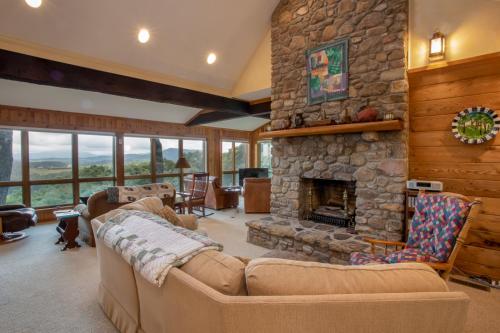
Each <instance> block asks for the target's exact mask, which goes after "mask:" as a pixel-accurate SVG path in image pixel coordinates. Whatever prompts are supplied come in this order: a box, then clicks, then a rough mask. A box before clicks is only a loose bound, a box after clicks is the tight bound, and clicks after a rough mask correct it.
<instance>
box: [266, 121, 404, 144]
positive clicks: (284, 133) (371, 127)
mask: <svg viewBox="0 0 500 333" xmlns="http://www.w3.org/2000/svg"><path fill="white" fill-rule="evenodd" d="M403 128H404V125H403V122H402V121H401V120H387V121H374V122H368V123H352V124H343V125H327V126H317V127H304V128H294V129H286V130H279V131H270V132H262V133H260V134H259V138H260V139H271V138H287V137H297V136H310V135H331V134H343V133H362V132H386V131H400V130H402V129H403Z"/></svg>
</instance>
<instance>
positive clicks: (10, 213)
mask: <svg viewBox="0 0 500 333" xmlns="http://www.w3.org/2000/svg"><path fill="white" fill-rule="evenodd" d="M16 215H17V216H22V215H24V213H23V212H20V211H18V210H1V211H0V217H2V216H16Z"/></svg>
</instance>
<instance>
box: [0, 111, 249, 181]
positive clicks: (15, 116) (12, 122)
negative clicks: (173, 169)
mask: <svg viewBox="0 0 500 333" xmlns="http://www.w3.org/2000/svg"><path fill="white" fill-rule="evenodd" d="M0 126H13V127H21V128H38V129H51V130H52V129H53V130H69V131H84V132H106V133H116V134H117V135H123V134H139V135H153V136H175V137H187V138H204V139H206V142H207V168H208V172H209V173H210V175H217V176H221V175H222V168H221V163H222V160H221V143H220V141H221V140H223V139H229V140H244V141H248V142H251V141H252V140H251V139H252V132H247V131H235V130H228V129H218V128H212V127H204V126H198V127H186V126H184V125H182V124H173V123H165V122H158V121H149V120H139V119H129V118H120V117H110V116H100V115H91V114H84V113H72V112H61V111H52V110H42V109H32V108H21V107H13V106H5V105H0Z"/></svg>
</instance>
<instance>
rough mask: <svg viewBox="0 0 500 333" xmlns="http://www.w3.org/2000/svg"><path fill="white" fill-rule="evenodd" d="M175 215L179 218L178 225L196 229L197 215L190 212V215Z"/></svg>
mask: <svg viewBox="0 0 500 333" xmlns="http://www.w3.org/2000/svg"><path fill="white" fill-rule="evenodd" d="M177 216H178V217H179V220H181V225H180V227H183V228H186V229H189V230H196V229H198V217H196V215H194V214H190V215H177Z"/></svg>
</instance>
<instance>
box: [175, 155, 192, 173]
mask: <svg viewBox="0 0 500 333" xmlns="http://www.w3.org/2000/svg"><path fill="white" fill-rule="evenodd" d="M175 167H176V168H177V169H181V170H182V169H189V168H191V165H190V164H189V162H188V160H186V158H185V157H184V156H181V157H179V159H178V160H177V163H175Z"/></svg>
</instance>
